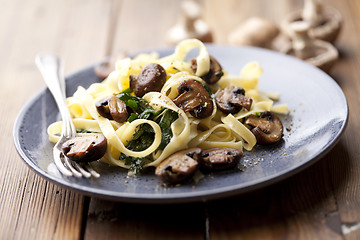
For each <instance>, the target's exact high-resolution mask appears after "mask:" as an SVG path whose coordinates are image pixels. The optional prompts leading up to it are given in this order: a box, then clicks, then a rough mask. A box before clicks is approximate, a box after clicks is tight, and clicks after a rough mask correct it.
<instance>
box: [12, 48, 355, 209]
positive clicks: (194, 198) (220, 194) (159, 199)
mask: <svg viewBox="0 0 360 240" xmlns="http://www.w3.org/2000/svg"><path fill="white" fill-rule="evenodd" d="M209 46H211V47H229V46H221V45H213V44H209ZM237 48H246V49H257V50H260V51H263V50H266V51H267V52H270V53H276V54H279V53H278V52H274V51H270V50H267V49H259V48H256V47H248V46H247V47H237ZM166 49H172V48H171V47H169V48H159V49H152V50H151V51H153V52H155V51H164V50H166ZM145 51H146V50H144V52H145ZM149 51H150V50H148V51H147V52H149ZM139 52H140V51H139ZM283 55H284V54H283ZM284 56H286V57H289V58H293V59H296V58H294V57H291V56H288V55H284ZM296 60H297V61H299V62H301V63H302V64H307V63H306V62H303V61H301V60H299V59H296ZM307 65H310V64H307ZM93 66H94V64H92V65H89V66H87V67H85V68H83V69H81V70H80V71H76V72H73V73H71V74H69V75H68V76H67V77H66V78H67V79H70V78H73V77H74V76H76V75H78V74H81V73H82V72H85V71H88V70H89V69H90V68H93ZM310 66H312V65H310ZM312 67H313V68H314V69H316V70H317V71H319V72H322V74H325V75H326V76H327V77H328V78H330V79H331V80H332V81H333V83H334V85H336V87H337V88H338V90H339V92H340V93H341V94H342V97H343V98H344V102H345V104H346V117H345V119H344V122H343V124H342V126H341V129H340V130H339V131H338V132H337V135H336V137H335V138H333V140H332V141H331V142H330V144H329V147H328V148H327V149H325V150H324V151H322V152H320V153H319V154H318V155H317V156H315V157H314V158H313V159H311V160H310V161H307V162H305V163H303V164H301V165H298V166H296V167H292V168H291V169H290V170H287V171H285V173H284V171H283V172H280V173H278V174H277V175H272V176H271V177H267V178H262V181H261V182H259V181H252V182H249V184H248V185H247V186H244V187H243V188H241V189H236V188H234V187H233V188H231V187H229V188H221V191H212V192H206V193H205V194H206V196H205V197H204V192H196V194H191V192H190V193H185V194H184V193H179V194H172V195H171V196H169V197H168V196H167V195H151V194H141V195H139V194H134V195H132V194H127V195H128V196H124V195H123V196H115V195H113V194H111V195H106V193H98V192H93V191H89V190H88V188H85V189H79V188H75V187H76V186H70V185H66V184H64V183H61V182H59V181H57V179H56V178H55V177H52V176H51V175H49V174H48V173H47V172H45V171H44V170H42V169H40V168H38V167H37V165H36V164H34V163H33V162H32V161H31V160H28V159H27V156H26V154H25V152H24V151H23V150H22V148H21V145H20V139H19V136H18V131H17V130H19V128H20V126H21V123H22V121H23V118H24V116H25V113H26V110H27V109H28V108H29V106H31V105H32V104H33V103H34V102H35V101H36V100H37V99H38V98H39V97H40V96H41V95H42V94H45V92H46V90H47V88H46V87H45V88H44V89H42V90H41V91H39V92H38V93H37V94H35V95H34V96H33V97H32V98H30V100H29V101H28V102H27V103H26V104H25V105H24V106H23V107H22V108H21V110H20V112H19V114H18V115H17V117H16V120H15V123H14V127H13V139H14V145H15V148H16V150H17V152H18V154H19V155H20V157H21V158H22V159H23V160H24V161H25V163H26V164H27V165H28V166H29V167H30V168H31V169H32V170H33V171H35V172H36V173H37V174H39V175H40V176H41V177H43V178H45V179H47V180H49V181H51V182H53V183H55V184H57V185H61V186H63V187H65V188H67V189H70V190H72V191H75V192H79V193H81V194H84V195H87V196H94V197H99V198H103V199H109V200H115V201H120V202H128V203H142V204H162V203H191V202H200V201H211V200H216V199H220V198H226V197H231V196H234V195H238V194H242V193H246V192H251V191H255V190H258V189H260V188H263V187H267V186H269V185H271V184H274V183H277V182H280V181H283V180H284V179H286V178H288V177H290V176H293V175H295V174H297V173H299V172H301V171H302V170H304V169H305V168H308V167H309V166H311V165H312V164H314V163H315V162H317V161H318V160H319V159H320V158H322V157H323V156H325V155H326V154H327V153H328V152H329V151H331V150H332V149H333V147H334V146H335V145H336V144H337V143H338V141H339V140H340V138H341V136H342V134H343V133H344V130H345V128H346V126H347V124H348V119H349V107H348V103H347V100H346V96H345V94H344V92H343V91H342V89H341V88H340V86H339V85H338V84H337V82H336V81H335V80H334V79H333V78H332V77H331V76H329V75H327V74H326V73H325V72H323V71H321V70H320V69H318V68H316V67H314V66H312ZM110 193H113V192H110Z"/></svg>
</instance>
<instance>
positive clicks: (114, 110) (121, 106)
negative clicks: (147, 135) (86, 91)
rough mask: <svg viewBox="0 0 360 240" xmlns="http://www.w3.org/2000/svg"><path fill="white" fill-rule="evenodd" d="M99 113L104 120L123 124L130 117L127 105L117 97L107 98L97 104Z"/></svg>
mask: <svg viewBox="0 0 360 240" xmlns="http://www.w3.org/2000/svg"><path fill="white" fill-rule="evenodd" d="M95 106H96V110H97V112H98V113H99V114H100V115H101V116H102V117H104V118H107V119H110V120H115V121H116V122H119V123H123V122H126V120H127V119H128V117H129V114H128V111H127V108H126V104H125V103H124V102H123V101H121V100H120V99H119V98H117V97H116V96H108V97H105V98H103V99H101V100H99V101H97V102H96V103H95Z"/></svg>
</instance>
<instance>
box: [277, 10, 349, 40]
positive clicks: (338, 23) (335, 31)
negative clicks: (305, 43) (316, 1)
mask: <svg viewBox="0 0 360 240" xmlns="http://www.w3.org/2000/svg"><path fill="white" fill-rule="evenodd" d="M322 15H323V18H324V19H323V21H322V23H321V24H320V25H318V26H315V27H311V28H310V30H309V36H310V37H311V38H314V39H319V40H323V41H326V42H330V43H333V42H335V41H336V39H337V37H338V36H339V33H340V30H341V27H342V16H341V14H340V12H339V11H338V10H337V9H335V8H333V7H330V6H323V7H322ZM301 20H302V11H301V10H297V11H294V12H292V13H290V14H289V15H288V16H287V17H285V19H284V21H283V22H282V24H281V30H282V31H283V33H284V34H285V35H287V36H289V37H290V35H291V29H290V24H291V23H292V22H296V21H301Z"/></svg>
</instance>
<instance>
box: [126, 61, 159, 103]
mask: <svg viewBox="0 0 360 240" xmlns="http://www.w3.org/2000/svg"><path fill="white" fill-rule="evenodd" d="M129 78H130V88H131V89H132V90H133V91H134V93H135V95H136V96H137V97H142V96H144V95H145V94H146V93H148V92H159V91H160V90H161V88H162V86H163V85H164V83H165V82H166V71H165V69H164V68H163V67H162V66H161V65H160V64H157V63H149V64H147V65H146V66H144V67H143V68H142V69H141V71H140V73H139V75H138V76H137V77H135V76H133V75H131V76H129Z"/></svg>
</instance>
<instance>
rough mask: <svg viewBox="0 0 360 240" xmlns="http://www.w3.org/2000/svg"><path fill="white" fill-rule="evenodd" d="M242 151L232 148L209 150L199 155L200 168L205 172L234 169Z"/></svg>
mask: <svg viewBox="0 0 360 240" xmlns="http://www.w3.org/2000/svg"><path fill="white" fill-rule="evenodd" d="M242 155H243V153H242V151H240V150H238V149H234V148H226V147H224V148H209V149H205V150H203V151H202V153H201V159H200V166H201V167H202V168H203V169H205V170H210V171H220V170H226V169H230V168H233V167H235V166H236V165H237V164H238V163H239V161H240V158H241V157H242Z"/></svg>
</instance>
